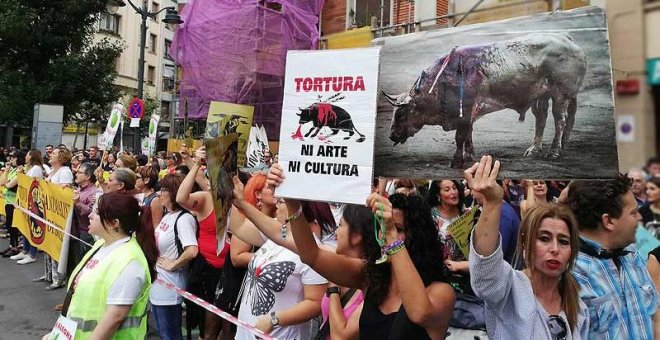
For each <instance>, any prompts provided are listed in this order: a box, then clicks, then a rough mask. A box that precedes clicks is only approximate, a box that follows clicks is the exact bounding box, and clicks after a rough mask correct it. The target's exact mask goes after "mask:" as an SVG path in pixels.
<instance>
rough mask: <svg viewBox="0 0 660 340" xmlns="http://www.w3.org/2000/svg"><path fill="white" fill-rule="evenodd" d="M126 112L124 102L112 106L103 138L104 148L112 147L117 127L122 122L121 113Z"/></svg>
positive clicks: (102, 146)
mask: <svg viewBox="0 0 660 340" xmlns="http://www.w3.org/2000/svg"><path fill="white" fill-rule="evenodd" d="M123 112H124V104H121V103H115V104H114V105H113V106H112V111H110V117H108V124H107V125H106V127H105V131H104V132H103V140H102V141H101V143H102V144H103V145H100V147H101V149H102V150H109V149H111V148H112V141H113V140H114V139H115V135H116V134H117V128H118V127H119V124H120V123H121V115H122V113H123Z"/></svg>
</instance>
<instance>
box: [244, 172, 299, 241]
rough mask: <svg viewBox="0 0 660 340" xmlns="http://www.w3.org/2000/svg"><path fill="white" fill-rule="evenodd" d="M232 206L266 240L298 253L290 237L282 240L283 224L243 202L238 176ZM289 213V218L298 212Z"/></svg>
mask: <svg viewBox="0 0 660 340" xmlns="http://www.w3.org/2000/svg"><path fill="white" fill-rule="evenodd" d="M234 205H235V206H236V207H237V208H238V209H240V210H241V211H242V212H243V214H245V217H247V218H248V219H249V220H250V222H251V225H252V226H255V227H256V228H257V229H258V230H259V231H260V232H261V233H262V234H263V235H264V236H266V237H267V238H268V239H270V240H271V241H273V242H275V243H276V244H277V245H280V246H282V247H284V248H286V249H288V250H291V251H292V252H294V253H297V252H298V249H296V244H295V243H294V242H293V240H292V237H285V238H282V223H283V222H281V221H278V220H276V219H274V218H272V217H270V216H268V215H266V214H264V213H263V212H261V210H259V209H257V207H255V206H253V205H252V204H250V203H248V202H247V201H245V199H244V196H243V183H241V181H240V180H239V179H238V176H234ZM298 207H300V206H298ZM289 212H291V214H290V217H292V216H294V215H296V214H298V210H289ZM244 226H245V224H244ZM287 229H288V228H287ZM287 231H288V230H287ZM289 236H291V235H289ZM239 237H240V236H239ZM241 238H242V237H241ZM244 241H246V240H244Z"/></svg>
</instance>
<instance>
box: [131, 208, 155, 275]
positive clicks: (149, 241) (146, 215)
mask: <svg viewBox="0 0 660 340" xmlns="http://www.w3.org/2000/svg"><path fill="white" fill-rule="evenodd" d="M135 239H136V240H137V241H138V243H139V244H140V248H142V252H143V253H144V257H145V258H146V259H147V265H148V266H149V274H151V282H154V281H155V280H156V276H157V273H156V261H157V260H158V255H159V254H158V246H157V245H156V235H155V233H154V225H153V223H152V221H151V208H149V206H143V207H142V208H141V212H140V226H139V227H138V228H136V229H135Z"/></svg>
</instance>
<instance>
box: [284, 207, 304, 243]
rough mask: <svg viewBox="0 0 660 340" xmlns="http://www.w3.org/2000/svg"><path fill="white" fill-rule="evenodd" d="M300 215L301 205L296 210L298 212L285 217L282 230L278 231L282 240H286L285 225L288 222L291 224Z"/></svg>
mask: <svg viewBox="0 0 660 340" xmlns="http://www.w3.org/2000/svg"><path fill="white" fill-rule="evenodd" d="M301 214H302V204H301V205H300V207H299V208H298V211H296V213H295V214H293V215H291V216H289V217H287V218H286V220H285V221H284V223H282V228H281V230H280V233H281V235H282V239H283V240H285V239H286V225H287V224H289V222H293V221H295V220H297V219H298V218H299V217H300V215H301Z"/></svg>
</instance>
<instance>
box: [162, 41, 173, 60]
mask: <svg viewBox="0 0 660 340" xmlns="http://www.w3.org/2000/svg"><path fill="white" fill-rule="evenodd" d="M171 48H172V41H171V40H167V39H165V52H164V53H163V56H164V58H165V59H169V60H172V57H171V56H170V49H171Z"/></svg>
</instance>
